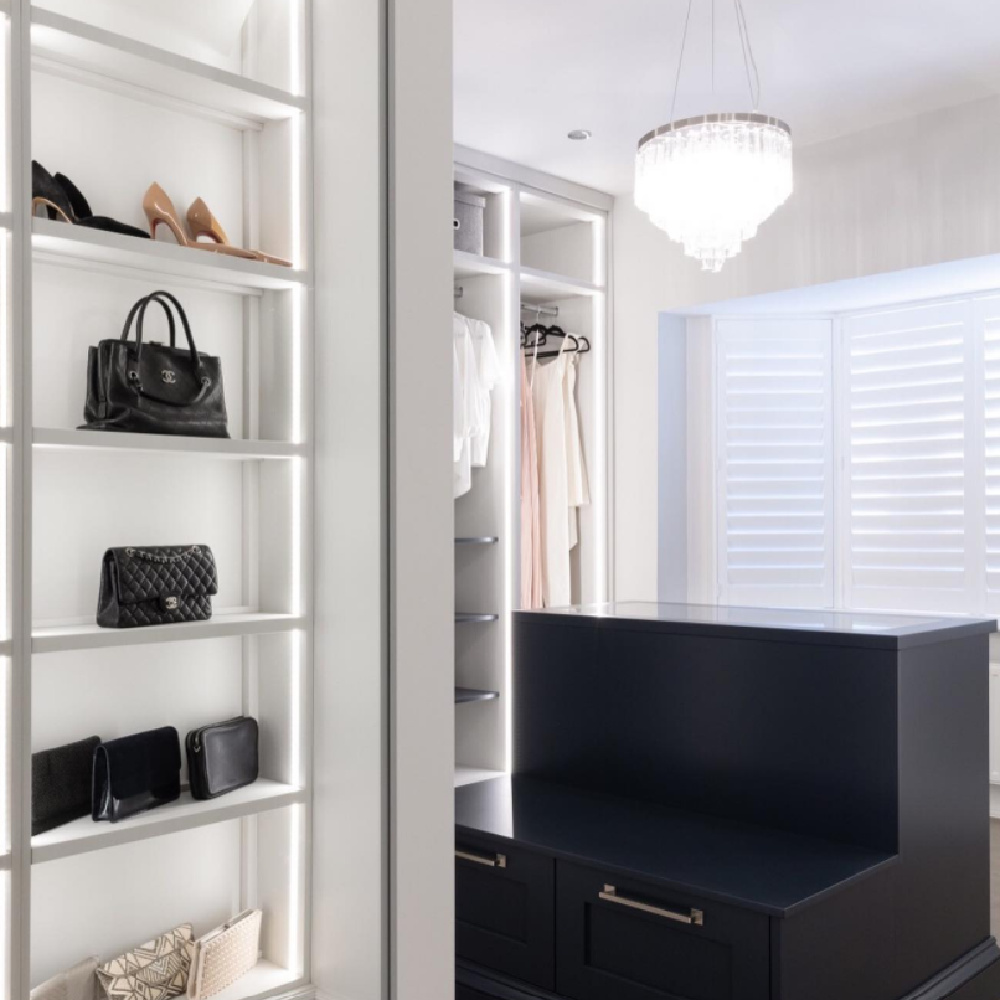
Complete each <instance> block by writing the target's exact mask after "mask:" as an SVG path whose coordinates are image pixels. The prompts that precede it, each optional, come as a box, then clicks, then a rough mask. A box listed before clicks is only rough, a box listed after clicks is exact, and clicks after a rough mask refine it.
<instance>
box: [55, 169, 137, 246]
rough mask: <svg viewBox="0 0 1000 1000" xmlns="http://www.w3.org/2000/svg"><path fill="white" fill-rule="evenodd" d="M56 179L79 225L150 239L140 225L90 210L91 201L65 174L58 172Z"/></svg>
mask: <svg viewBox="0 0 1000 1000" xmlns="http://www.w3.org/2000/svg"><path fill="white" fill-rule="evenodd" d="M54 180H55V182H56V184H58V185H59V186H60V187H61V188H62V189H63V191H64V192H65V193H66V197H67V199H68V200H69V203H70V205H71V206H72V208H73V215H74V221H75V222H76V224H77V225H78V226H90V228H91V229H103V230H105V232H109V233H121V234H122V235H123V236H140V237H142V238H143V239H146V240H148V239H149V233H147V232H146V231H145V230H144V229H139V228H138V226H130V225H129V224H128V223H126V222H119V221H118V220H117V219H112V218H109V217H108V216H106V215H94V213H93V212H92V211H91V210H90V203H89V202H88V201H87V199H86V198H84V196H83V192H82V191H81V190H80V189H79V188H78V187H77V186H76V185H75V184H74V183H73V182H72V181H71V180H70V179H69V178H68V177H67V176H66V175H65V174H56V176H55V178H54Z"/></svg>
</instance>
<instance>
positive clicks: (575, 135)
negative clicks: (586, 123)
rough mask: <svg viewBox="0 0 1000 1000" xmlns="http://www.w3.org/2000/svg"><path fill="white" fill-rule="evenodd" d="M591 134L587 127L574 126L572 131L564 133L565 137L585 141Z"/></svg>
mask: <svg viewBox="0 0 1000 1000" xmlns="http://www.w3.org/2000/svg"><path fill="white" fill-rule="evenodd" d="M593 134H594V133H593V132H591V131H590V129H589V128H575V129H573V131H572V132H567V133H566V138H567V139H572V140H573V141H574V142H585V141H586V140H587V139H589V138H590V137H591V136H592V135H593Z"/></svg>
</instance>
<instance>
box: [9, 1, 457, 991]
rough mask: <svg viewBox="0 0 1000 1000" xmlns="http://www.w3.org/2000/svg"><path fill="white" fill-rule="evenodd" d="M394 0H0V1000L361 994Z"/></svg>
mask: <svg viewBox="0 0 1000 1000" xmlns="http://www.w3.org/2000/svg"><path fill="white" fill-rule="evenodd" d="M388 6H389V5H388V4H385V3H376V4H372V3H368V2H357V3H355V2H351V0H348V2H347V3H344V4H338V5H337V8H336V10H334V9H333V7H332V6H330V5H325V4H313V3H311V2H310V0H219V2H217V3H216V2H214V0H213V3H210V4H203V3H199V2H197V0H170V2H167V0H163V2H161V0H150V2H146V0H144V2H143V3H140V4H136V3H132V2H129V0H36V2H32V0H0V29H2V30H0V151H2V155H0V452H2V455H3V465H2V472H0V518H2V527H0V539H2V549H0V551H2V558H0V673H2V682H0V1000H29V997H31V998H36V1000H49V998H51V997H56V996H59V997H63V998H66V997H68V996H69V997H74V998H79V1000H97V998H102V1000H103V998H104V997H105V996H107V997H114V998H118V1000H124V998H129V1000H131V998H133V997H135V998H139V997H142V998H146V1000H152V998H160V997H167V996H178V995H184V994H186V995H188V996H190V997H192V998H194V997H207V996H215V997H219V998H221V1000H249V998H264V997H281V998H284V1000H292V998H295V1000H304V998H313V997H326V998H329V997H337V998H342V997H349V998H352V1000H354V998H358V1000H361V998H367V997H380V996H382V995H383V991H384V990H385V988H386V983H387V982H388V968H389V961H390V957H389V951H388V943H387V942H388V934H389V930H390V928H392V927H393V926H394V923H393V921H394V919H395V918H394V916H393V912H392V911H391V910H390V906H389V889H388V886H389V868H390V861H391V857H392V855H391V850H392V848H391V844H392V843H395V842H396V841H397V833H398V834H399V838H398V839H400V840H405V836H404V835H403V833H402V830H403V828H404V827H405V826H406V824H407V823H411V822H412V823H413V824H416V823H418V822H419V818H414V817H412V816H408V815H407V814H406V813H405V810H403V809H399V810H396V809H395V802H396V798H394V796H397V795H398V796H403V795H405V793H406V790H407V788H408V787H409V785H408V784H407V782H408V781H409V778H408V777H407V776H406V775H399V774H397V775H396V778H395V779H394V784H393V785H392V787H391V788H390V772H391V771H392V769H393V767H394V764H393V761H392V759H391V752H392V751H391V748H390V740H389V730H390V717H389V709H388V706H389V697H390V685H391V683H392V682H391V677H392V676H393V673H394V671H395V669H396V664H397V662H398V660H399V657H396V658H392V657H390V653H389V647H388V624H387V621H388V610H387V609H388V602H389V601H390V599H391V600H393V601H395V600H401V599H402V597H403V595H402V594H401V591H400V589H399V588H396V589H393V588H391V587H390V584H389V579H390V578H389V554H388V553H389V548H388V541H387V538H388V530H389V524H390V523H391V522H392V519H393V518H394V517H395V516H396V514H395V513H394V512H395V511H396V509H397V507H396V505H395V502H394V500H393V496H394V494H393V495H390V492H389V487H388V481H387V469H388V468H389V462H390V457H389V451H388V443H387V442H388V438H389V393H390V387H389V384H388V379H387V375H386V372H387V370H388V367H389V364H390V357H391V355H392V350H393V348H392V346H391V345H390V342H389V323H390V319H389V313H388V302H389V297H390V294H392V295H393V296H394V301H396V302H398V303H399V304H400V306H401V307H402V309H403V311H404V312H406V313H407V314H408V315H411V316H414V317H416V316H417V313H418V310H416V309H409V308H408V307H407V302H408V299H407V296H408V295H410V294H411V292H410V290H408V289H406V288H402V287H397V282H396V278H395V276H394V275H393V274H392V273H390V272H389V270H388V267H387V263H386V261H387V259H388V247H389V242H390V239H391V240H393V241H394V242H393V244H392V245H393V247H394V250H395V251H396V252H399V253H401V254H402V253H406V252H408V251H407V248H406V240H407V239H408V238H409V237H408V233H409V229H408V228H407V226H406V225H403V224H400V225H399V226H397V227H396V229H395V230H394V231H393V234H392V235H391V236H390V233H389V228H388V224H387V218H388V210H387V205H388V202H389V198H390V196H392V197H394V199H395V204H396V205H397V207H398V208H399V209H400V211H402V210H404V209H405V208H407V206H412V212H411V216H410V224H411V225H412V226H414V227H416V226H418V225H419V226H420V230H421V233H426V228H427V227H426V225H425V224H424V223H423V221H422V218H421V212H422V211H423V208H422V207H421V206H422V205H423V204H424V202H425V201H426V200H427V199H428V198H430V199H433V196H434V192H433V185H425V186H424V190H422V191H421V192H420V197H419V199H418V198H416V197H415V193H414V192H411V191H407V190H402V189H401V188H400V186H399V184H398V178H399V175H398V173H397V172H396V171H395V169H394V167H393V166H392V164H391V163H390V161H389V158H388V153H387V150H388V141H389V135H390V124H389V120H388V112H387V107H388V105H389V103H390V102H391V103H392V106H393V107H394V110H395V118H394V123H393V127H395V128H397V129H398V134H397V135H396V136H395V143H396V145H395V149H396V150H397V151H398V152H399V153H400V155H401V156H405V155H407V150H408V148H409V147H408V143H410V142H411V141H412V139H411V137H410V136H409V134H408V133H406V128H407V123H408V122H410V121H412V120H415V119H419V120H421V124H422V125H423V127H424V128H430V125H429V122H430V120H431V119H433V117H434V115H433V113H430V112H429V113H427V114H425V113H424V112H425V109H423V108H422V107H421V106H420V101H422V100H424V99H426V100H428V101H430V102H431V104H432V105H433V106H435V107H436V106H440V108H441V112H440V122H441V128H440V135H441V140H442V141H441V149H442V156H441V161H440V166H439V168H438V174H439V175H440V182H439V184H438V188H439V192H440V196H439V198H438V201H439V202H440V204H441V206H442V208H441V210H440V211H437V212H436V214H437V215H438V216H441V217H444V216H445V207H446V206H447V204H448V201H449V196H450V176H449V174H450V169H449V165H450V146H449V145H448V139H449V135H448V127H447V122H448V116H447V107H448V88H447V82H448V81H447V78H446V76H445V77H442V81H441V85H440V86H438V87H436V88H435V86H434V85H433V81H432V79H431V77H432V76H433V74H431V75H430V76H428V77H425V78H424V83H425V84H426V88H425V90H424V91H423V92H422V94H421V97H420V101H413V100H411V101H410V103H409V104H407V105H405V106H403V105H400V104H399V103H398V102H397V96H398V94H397V91H396V90H394V89H392V88H390V87H388V85H387V84H386V66H387V65H389V64H391V65H392V66H393V68H394V72H395V79H396V80H397V81H398V85H399V87H400V88H406V89H407V91H408V93H413V88H412V87H411V86H410V85H409V84H408V83H407V81H408V79H409V75H410V74H412V73H414V72H416V70H417V68H418V67H419V66H421V65H422V62H423V60H424V59H427V58H430V59H433V58H435V55H434V53H433V51H431V50H429V49H428V48H427V46H426V45H423V44H422V43H421V44H420V45H418V44H417V41H416V39H415V38H414V36H413V35H412V34H409V35H407V38H408V39H412V44H411V42H410V41H403V42H400V43H399V44H398V45H397V46H396V48H395V49H394V51H393V53H392V56H391V58H390V56H389V55H387V52H388V34H387V28H386V24H387V9H388ZM437 13H438V12H435V11H432V9H431V7H430V6H428V8H427V9H426V10H425V11H424V15H425V16H428V17H429V16H432V15H433V16H437ZM447 13H448V15H450V9H449V10H448V11H447ZM400 20H401V22H402V23H405V20H406V17H405V15H401V18H400ZM320 55H321V58H317V57H319V56H320ZM345 93H350V95H351V97H350V100H349V101H345V100H343V95H344V94H345ZM345 188H350V189H351V191H352V197H351V199H350V204H349V205H345V204H344V200H343V197H342V194H343V190H344V189H345ZM437 242H438V244H439V253H438V256H439V258H440V266H439V270H440V272H441V273H442V274H443V273H444V268H445V267H446V266H447V261H448V259H449V255H450V252H451V247H450V244H449V242H448V233H447V231H446V230H445V229H444V227H442V229H441V232H440V236H439V238H438V240H437ZM423 243H424V247H425V249H426V248H428V247H433V244H434V241H433V240H431V241H427V240H426V239H424V240H423ZM428 252H431V251H428ZM443 284H445V287H443V288H442V290H441V294H440V307H439V311H440V315H441V319H442V321H444V319H445V318H446V316H447V313H446V309H447V299H446V283H443ZM347 289H349V290H350V292H349V295H348V294H345V290H347ZM426 314H427V310H426V308H425V311H424V313H421V314H420V318H419V319H412V320H411V321H410V328H411V330H410V332H411V333H412V334H413V336H412V337H410V336H409V335H408V337H407V339H420V337H419V335H418V334H419V331H418V330H417V329H416V327H417V325H418V323H419V322H422V321H424V318H425V317H426ZM426 322H427V323H428V324H429V325H432V324H433V322H434V320H433V318H430V317H428V318H426ZM440 369H441V365H439V364H438V365H435V366H434V370H435V371H437V370H440ZM413 376H414V379H415V380H416V381H417V382H418V383H419V384H420V385H421V386H422V387H425V386H427V385H428V384H432V382H433V376H431V377H430V379H429V380H428V379H425V378H423V377H422V375H421V373H420V371H419V369H418V368H416V369H414V370H413ZM442 384H444V377H443V375H442ZM405 388H406V387H405V385H400V386H399V387H398V393H397V399H399V400H401V399H402V396H403V393H404V390H405ZM404 410H405V406H404V405H403V403H402V402H400V403H399V405H398V406H397V410H396V412H397V413H400V412H402V411H404ZM442 430H443V420H442ZM440 436H441V435H435V441H436V440H437V438H439V437H440ZM416 450H417V452H419V449H416ZM411 453H413V450H411ZM417 458H418V459H419V458H420V456H419V453H418V454H417ZM442 458H443V449H442ZM442 468H443V463H442ZM407 481H408V480H407V475H406V473H405V471H403V472H400V473H399V474H398V475H397V476H396V478H395V487H396V488H398V489H401V490H402V489H405V488H406V484H407ZM348 485H349V488H347V486H348ZM443 486H444V477H443V476H442V492H441V497H440V501H439V503H438V506H439V507H440V509H441V511H442V513H443V514H450V501H449V499H448V497H447V495H446V493H445V492H444V489H443ZM411 509H412V511H414V512H415V513H416V514H417V515H418V516H419V514H420V508H419V504H413V505H412V507H411ZM443 523H444V518H443V517H442V524H443ZM443 534H444V532H442V535H443ZM396 536H398V537H405V532H396ZM440 548H441V563H442V565H443V566H445V567H446V568H447V575H448V578H449V579H450V571H451V551H450V544H449V543H446V542H445V541H444V539H442V543H441V546H440ZM396 565H397V566H400V567H405V565H406V557H405V555H402V554H401V555H399V556H398V558H397V559H396ZM414 600H416V601H419V597H414ZM442 602H443V604H442V609H441V612H440V617H441V619H442V623H443V626H444V627H445V628H447V629H448V633H449V638H450V621H448V620H447V610H448V609H447V607H446V605H448V604H450V599H447V600H445V599H444V598H442ZM423 652H426V654H427V656H428V659H433V660H434V662H436V663H439V662H440V661H441V658H442V657H443V656H446V655H447V647H446V646H443V645H442V646H441V647H440V648H437V647H435V646H434V644H433V640H432V639H430V638H428V639H427V642H426V643H425V645H424V646H423V647H421V655H423ZM400 656H402V654H400ZM407 676H408V677H410V678H412V680H413V681H414V682H415V683H418V682H419V681H420V679H421V673H420V668H419V665H418V663H417V656H416V653H414V654H411V655H410V660H409V662H408V665H407ZM403 700H404V701H405V700H406V699H403ZM441 701H442V706H441V710H442V713H446V717H448V718H449V720H450V713H451V704H450V700H447V699H445V698H442V699H441ZM409 704H412V710H413V711H414V712H415V713H416V714H417V715H419V717H420V718H421V720H423V719H424V718H426V716H425V714H424V713H423V712H422V711H421V708H420V706H419V704H414V703H412V702H409ZM409 711H410V709H409V708H404V709H402V710H400V711H398V712H397V713H396V714H395V716H394V717H393V725H394V726H396V727H397V728H398V730H399V732H400V734H401V735H400V740H399V742H398V744H396V743H394V744H392V746H396V745H398V746H399V747H400V750H401V752H402V753H407V751H406V750H405V749H403V748H404V747H405V746H406V735H405V732H404V730H405V727H406V725H407V720H408V718H409ZM408 756H409V757H410V758H413V757H414V754H413V752H412V751H411V752H409V754H408ZM450 757H451V754H450V745H449V747H448V751H447V752H442V755H441V760H440V762H439V768H438V769H439V772H440V781H439V784H440V787H441V798H442V801H444V802H447V800H448V798H449V797H450V794H451V759H450ZM390 806H392V807H393V810H394V812H393V816H392V819H390ZM410 833H411V834H414V835H416V831H414V830H410ZM445 839H446V838H445V837H443V836H442V838H441V840H442V846H441V852H440V853H441V865H440V867H441V868H442V869H444V870H447V866H448V857H447V845H446V843H445ZM420 877H421V876H419V875H417V876H414V883H416V882H417V881H419V878H420ZM428 877H429V878H433V877H434V872H433V866H430V867H429V868H428ZM409 892H410V890H409V889H408V887H407V885H406V884H405V879H403V878H401V879H399V880H397V890H396V900H397V903H398V905H400V906H402V905H405V903H406V901H407V899H408V898H409V895H408V893H409ZM414 895H421V896H422V895H424V887H423V886H416V887H415V889H414ZM428 898H429V896H428ZM428 905H430V904H428ZM410 974H411V973H410V971H409V969H408V966H407V962H406V960H405V958H400V959H399V960H398V962H397V964H396V966H395V967H394V976H395V977H396V982H397V984H398V988H399V989H400V990H402V991H403V992H405V990H406V989H407V986H406V984H407V977H408V976H409V975H410Z"/></svg>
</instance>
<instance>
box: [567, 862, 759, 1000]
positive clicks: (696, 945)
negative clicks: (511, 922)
mask: <svg viewBox="0 0 1000 1000" xmlns="http://www.w3.org/2000/svg"><path fill="white" fill-rule="evenodd" d="M556 882H557V887H558V888H557V893H556V928H557V929H556V982H557V984H558V992H559V993H560V994H562V995H564V996H567V997H571V998H573V1000H608V998H609V997H614V998H615V1000H768V997H769V995H770V927H769V920H768V918H767V917H766V916H765V915H763V914H760V913H753V912H750V911H748V910H742V909H740V908H738V907H733V906H726V905H723V904H720V903H715V902H712V901H706V900H701V899H699V898H698V897H696V896H692V895H690V894H687V893H681V892H673V891H665V890H663V889H661V888H658V887H656V886H654V885H650V884H645V883H643V882H640V881H636V880H633V879H622V878H620V877H619V876H616V875H612V874H610V873H607V872H602V871H600V870H599V869H596V868H585V867H582V866H578V865H573V864H569V863H564V862H559V863H558V871H557V879H556Z"/></svg>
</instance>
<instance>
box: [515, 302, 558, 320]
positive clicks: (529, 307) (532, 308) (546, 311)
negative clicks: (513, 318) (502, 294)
mask: <svg viewBox="0 0 1000 1000" xmlns="http://www.w3.org/2000/svg"><path fill="white" fill-rule="evenodd" d="M521 312H530V313H534V314H535V315H536V316H551V317H552V318H553V319H554V318H555V317H556V316H558V315H559V307H558V306H539V305H534V304H532V303H531V302H522V303H521Z"/></svg>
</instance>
